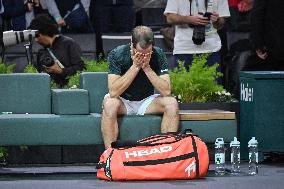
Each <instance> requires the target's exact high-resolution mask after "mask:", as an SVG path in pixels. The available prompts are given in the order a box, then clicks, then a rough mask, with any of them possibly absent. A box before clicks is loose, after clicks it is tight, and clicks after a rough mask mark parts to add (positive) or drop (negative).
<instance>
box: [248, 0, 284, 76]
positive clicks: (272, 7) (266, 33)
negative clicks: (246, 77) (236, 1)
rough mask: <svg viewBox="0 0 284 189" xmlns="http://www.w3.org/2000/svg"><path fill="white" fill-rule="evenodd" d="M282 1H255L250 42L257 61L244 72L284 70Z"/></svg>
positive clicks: (283, 15) (283, 4) (283, 7)
mask: <svg viewBox="0 0 284 189" xmlns="http://www.w3.org/2000/svg"><path fill="white" fill-rule="evenodd" d="M283 10H284V1H283V0H274V1H271V0H256V1H254V6H253V9H252V13H251V41H252V44H253V48H254V50H255V52H256V56H257V59H256V60H255V61H254V63H251V64H250V65H248V66H247V67H246V68H244V70H275V71H279V70H282V71H283V70H284V48H283V44H284V36H283V34H284V12H283Z"/></svg>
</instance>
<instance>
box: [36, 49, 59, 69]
mask: <svg viewBox="0 0 284 189" xmlns="http://www.w3.org/2000/svg"><path fill="white" fill-rule="evenodd" d="M54 63H55V62H54V59H53V58H52V56H51V55H50V53H49V52H48V50H47V49H40V50H39V51H38V54H37V67H38V69H39V70H41V71H42V70H44V67H43V65H44V66H46V67H50V66H53V65H54Z"/></svg>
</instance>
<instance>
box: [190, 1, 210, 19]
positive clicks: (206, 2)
mask: <svg viewBox="0 0 284 189" xmlns="http://www.w3.org/2000/svg"><path fill="white" fill-rule="evenodd" d="M189 3H190V9H189V15H190V16H192V14H191V3H192V0H189ZM195 3H196V7H197V11H199V10H198V9H199V4H198V0H195ZM204 4H205V9H206V11H207V8H208V0H204Z"/></svg>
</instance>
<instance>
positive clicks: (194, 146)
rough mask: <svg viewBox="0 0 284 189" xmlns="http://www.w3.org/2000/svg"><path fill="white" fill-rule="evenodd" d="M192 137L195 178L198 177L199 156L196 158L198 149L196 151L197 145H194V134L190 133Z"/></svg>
mask: <svg viewBox="0 0 284 189" xmlns="http://www.w3.org/2000/svg"><path fill="white" fill-rule="evenodd" d="M191 139H192V146H193V153H194V157H195V163H196V178H199V176H200V175H199V158H198V151H197V146H196V141H195V139H194V136H193V135H191Z"/></svg>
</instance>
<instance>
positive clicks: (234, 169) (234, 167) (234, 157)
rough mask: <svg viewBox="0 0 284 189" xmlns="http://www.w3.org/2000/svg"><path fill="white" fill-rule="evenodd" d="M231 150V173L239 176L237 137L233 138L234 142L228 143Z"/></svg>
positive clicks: (238, 144) (238, 145)
mask: <svg viewBox="0 0 284 189" xmlns="http://www.w3.org/2000/svg"><path fill="white" fill-rule="evenodd" d="M230 148H231V173H232V174H239V173H240V142H239V141H238V139H237V137H234V140H233V141H231V143H230Z"/></svg>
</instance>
